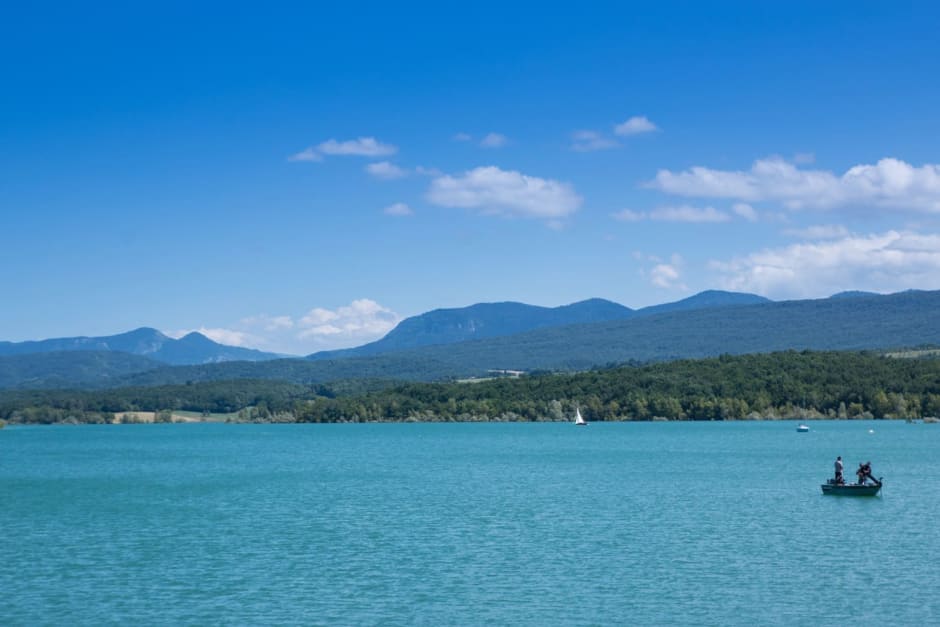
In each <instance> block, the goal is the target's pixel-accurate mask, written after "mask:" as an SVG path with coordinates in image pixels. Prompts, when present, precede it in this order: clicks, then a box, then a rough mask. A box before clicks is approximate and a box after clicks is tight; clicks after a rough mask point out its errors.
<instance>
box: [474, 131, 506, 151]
mask: <svg viewBox="0 0 940 627" xmlns="http://www.w3.org/2000/svg"><path fill="white" fill-rule="evenodd" d="M508 141H509V140H508V139H507V137H506V136H505V135H501V134H500V133H487V135H486V137H484V138H483V139H481V140H480V145H481V146H483V147H484V148H500V147H501V146H505V145H506V142H508Z"/></svg>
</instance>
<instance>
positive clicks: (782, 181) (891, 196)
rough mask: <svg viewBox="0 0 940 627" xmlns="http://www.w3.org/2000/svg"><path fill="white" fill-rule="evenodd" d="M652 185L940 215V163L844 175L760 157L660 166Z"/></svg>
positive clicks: (894, 162)
mask: <svg viewBox="0 0 940 627" xmlns="http://www.w3.org/2000/svg"><path fill="white" fill-rule="evenodd" d="M647 185H648V186H649V187H652V188H654V189H658V190H660V191H663V192H666V193H667V194H674V195H678V196H689V197H698V198H703V197H704V198H732V199H735V200H740V201H744V202H757V201H774V202H780V203H782V204H783V205H784V206H785V207H787V208H788V209H835V208H841V207H848V206H868V207H879V208H886V209H900V210H912V211H923V212H929V213H940V165H936V164H929V163H928V164H925V165H923V166H920V167H915V166H912V165H910V164H908V163H906V162H904V161H901V160H899V159H891V158H888V159H881V160H880V161H878V163H876V164H874V165H857V166H854V167H852V168H849V169H848V170H847V171H846V172H845V173H843V174H841V175H836V174H834V173H832V172H829V171H826V170H806V169H800V168H798V167H797V166H796V165H794V164H792V163H789V162H787V161H785V160H783V159H779V158H771V159H762V160H758V161H755V162H754V164H753V165H752V166H751V169H750V170H747V171H730V170H714V169H711V168H705V167H700V166H696V167H693V168H690V169H688V170H685V171H682V172H672V171H670V170H660V171H659V172H657V174H656V177H655V178H654V179H653V180H652V181H649V182H648V183H647Z"/></svg>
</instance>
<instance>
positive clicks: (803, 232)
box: [783, 224, 849, 239]
mask: <svg viewBox="0 0 940 627" xmlns="http://www.w3.org/2000/svg"><path fill="white" fill-rule="evenodd" d="M783 234H784V235H789V236H790V237H798V238H800V239H838V238H841V237H847V236H848V235H849V230H848V229H847V228H845V227H844V226H842V225H841V224H819V225H816V226H808V227H806V228H805V229H786V230H785V231H783Z"/></svg>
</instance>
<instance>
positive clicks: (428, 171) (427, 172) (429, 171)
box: [415, 165, 443, 176]
mask: <svg viewBox="0 0 940 627" xmlns="http://www.w3.org/2000/svg"><path fill="white" fill-rule="evenodd" d="M415 174H420V175H421V176H440V175H441V174H443V172H441V171H440V170H438V169H437V168H426V167H424V166H421V165H419V166H417V167H416V168H415Z"/></svg>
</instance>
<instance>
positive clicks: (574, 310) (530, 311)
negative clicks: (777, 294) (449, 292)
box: [308, 290, 771, 360]
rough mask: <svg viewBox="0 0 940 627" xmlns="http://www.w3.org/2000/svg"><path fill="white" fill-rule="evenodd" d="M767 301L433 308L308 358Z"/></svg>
mask: <svg viewBox="0 0 940 627" xmlns="http://www.w3.org/2000/svg"><path fill="white" fill-rule="evenodd" d="M763 302H771V301H770V300H769V299H767V298H764V297H762V296H756V295H754V294H744V293H738V292H724V291H720V290H707V291H705V292H701V293H699V294H695V295H694V296H690V297H688V298H684V299H682V300H679V301H676V302H673V303H664V304H661V305H653V306H650V307H644V308H642V309H638V310H634V309H630V308H629V307H625V306H623V305H620V304H618V303H614V302H611V301H609V300H604V299H602V298H592V299H588V300H584V301H580V302H577V303H572V304H570V305H562V306H560V307H539V306H536V305H526V304H524V303H517V302H502V303H477V304H475V305H470V306H468V307H460V308H452V309H435V310H433V311H429V312H427V313H423V314H420V315H417V316H413V317H410V318H406V319H405V320H403V321H402V322H401V323H399V324H398V326H397V327H395V328H394V329H392V330H391V331H390V332H389V333H388V334H387V335H386V336H385V337H383V338H382V339H380V340H377V341H375V342H371V343H369V344H365V345H363V346H358V347H356V348H349V349H343V350H337V351H323V352H319V353H314V354H312V355H309V356H308V359H312V360H319V359H336V358H340V357H353V356H365V355H377V354H380V353H389V352H396V351H401V350H408V349H413V348H420V347H424V346H434V345H440V344H456V343H459V342H467V341H471V340H481V339H486V338H493V337H505V336H510V335H516V334H518V333H525V332H528V331H534V330H536V329H543V328H547V327H560V326H567V325H571V324H587V323H595V322H609V321H613V320H625V319H629V318H633V317H636V316H646V315H653V314H656V313H661V312H665V311H680V310H691V309H701V308H706V307H726V306H737V305H746V304H747V305H749V304H755V303H763Z"/></svg>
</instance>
